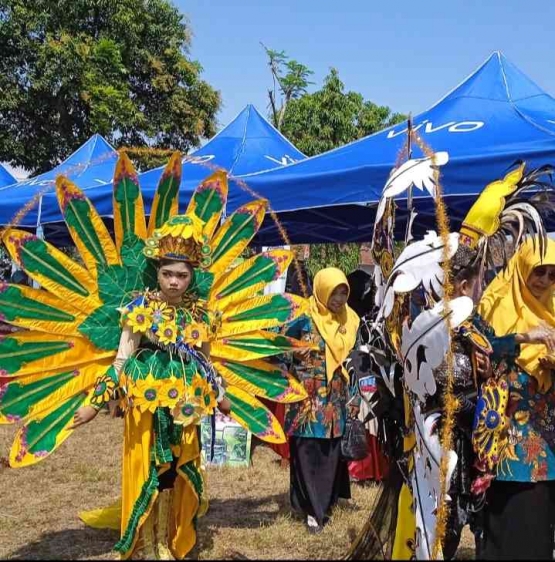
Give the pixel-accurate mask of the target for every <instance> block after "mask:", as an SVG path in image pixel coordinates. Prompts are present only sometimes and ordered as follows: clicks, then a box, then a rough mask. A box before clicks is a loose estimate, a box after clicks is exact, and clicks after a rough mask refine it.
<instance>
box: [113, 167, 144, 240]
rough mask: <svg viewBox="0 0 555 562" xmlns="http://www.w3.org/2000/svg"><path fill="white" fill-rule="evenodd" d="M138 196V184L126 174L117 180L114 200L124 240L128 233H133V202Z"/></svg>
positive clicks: (139, 192)
mask: <svg viewBox="0 0 555 562" xmlns="http://www.w3.org/2000/svg"><path fill="white" fill-rule="evenodd" d="M140 194H141V191H140V187H139V184H138V183H136V182H135V181H134V180H133V179H132V178H131V177H130V176H129V175H128V174H126V173H124V174H122V175H121V176H120V177H119V178H117V180H116V184H115V186H114V199H115V201H116V203H117V204H118V205H119V208H118V213H119V215H120V216H121V226H122V230H123V237H124V239H125V236H126V235H127V234H128V233H130V232H134V231H135V202H136V201H137V200H138V199H139V196H140ZM114 210H115V209H114Z"/></svg>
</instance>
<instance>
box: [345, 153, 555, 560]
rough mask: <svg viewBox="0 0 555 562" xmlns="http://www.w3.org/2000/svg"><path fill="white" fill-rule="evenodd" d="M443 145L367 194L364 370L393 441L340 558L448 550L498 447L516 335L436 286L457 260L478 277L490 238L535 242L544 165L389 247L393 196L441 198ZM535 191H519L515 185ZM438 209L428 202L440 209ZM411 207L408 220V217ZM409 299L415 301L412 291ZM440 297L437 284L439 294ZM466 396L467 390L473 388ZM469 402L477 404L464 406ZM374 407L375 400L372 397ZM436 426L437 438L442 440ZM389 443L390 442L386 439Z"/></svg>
mask: <svg viewBox="0 0 555 562" xmlns="http://www.w3.org/2000/svg"><path fill="white" fill-rule="evenodd" d="M447 162H448V155H447V153H437V154H435V155H433V156H429V157H426V158H421V159H417V160H409V161H407V162H405V163H404V164H402V165H401V166H400V167H399V168H397V169H395V170H393V172H392V174H391V176H390V178H389V180H388V182H387V184H386V186H385V188H384V192H383V195H382V198H381V200H380V203H379V205H378V210H377V215H376V223H375V228H374V239H373V247H372V248H373V255H374V259H375V262H376V264H377V265H376V271H375V273H376V281H377V283H376V284H377V299H376V304H377V309H376V312H375V315H374V321H373V322H372V323H371V325H370V341H369V355H370V364H371V369H372V371H373V374H376V375H377V376H378V377H379V378H380V379H381V384H380V385H378V388H379V389H380V392H381V393H382V395H383V396H384V397H385V395H386V394H390V395H392V396H389V397H388V398H387V400H386V401H389V402H390V403H391V402H395V401H397V402H399V401H401V403H402V406H403V408H404V424H403V425H404V427H402V428H400V435H399V436H398V437H397V438H395V439H394V440H395V441H396V443H397V447H396V451H395V455H396V462H395V463H392V465H393V466H392V468H393V469H392V473H390V476H389V480H388V482H387V483H386V484H385V486H383V487H382V490H381V493H380V496H379V498H378V500H377V504H376V506H375V509H374V510H373V513H372V514H371V516H370V518H369V520H368V523H367V524H366V526H365V527H364V528H363V530H362V532H361V533H360V535H359V537H358V539H357V540H356V541H355V543H354V544H353V546H352V548H351V550H350V552H349V554H348V555H347V558H351V559H361V558H366V559H370V558H375V557H380V556H382V557H384V558H388V557H390V558H393V559H409V558H416V559H430V558H437V557H452V556H453V555H454V553H455V551H456V548H457V546H458V542H459V539H460V532H461V530H462V526H463V525H464V524H465V523H467V522H471V520H470V519H471V516H472V515H473V514H474V512H475V511H477V510H479V509H480V507H481V506H482V504H483V502H484V493H485V489H486V488H487V485H488V483H489V481H490V480H491V478H492V477H493V474H494V472H495V467H496V465H497V463H498V462H499V460H500V457H501V455H502V453H503V451H504V450H505V449H506V447H507V432H506V427H507V419H506V414H505V408H506V405H507V399H508V390H507V389H508V387H507V382H506V380H505V379H504V375H505V374H506V373H507V370H508V368H507V364H510V363H512V362H514V360H515V359H516V357H518V354H519V346H518V345H517V344H516V343H515V338H514V335H508V336H507V337H506V338H496V337H495V333H494V331H493V330H492V329H491V327H490V326H488V325H487V324H486V323H485V322H484V321H483V320H482V319H481V318H480V317H479V316H477V315H475V314H474V313H473V311H474V303H473V301H472V299H471V298H469V297H466V296H461V297H458V298H454V299H449V298H447V299H446V300H444V299H445V297H444V283H445V278H446V275H447V276H448V278H449V280H450V281H449V283H450V282H451V280H452V279H453V278H454V277H455V275H456V274H457V272H458V271H461V270H464V269H466V268H468V267H475V268H476V269H477V271H478V278H479V280H480V283H482V282H483V281H484V279H485V277H486V274H487V272H488V269H489V268H492V267H493V261H494V259H493V254H494V250H495V249H496V248H503V249H502V250H501V251H500V253H501V254H502V255H503V256H504V258H505V260H506V259H507V257H509V256H510V253H511V252H510V251H507V249H506V248H505V246H507V245H508V244H507V241H508V236H509V235H510V236H511V237H512V242H513V243H512V250H513V251H514V249H515V248H516V247H518V246H519V245H520V244H521V242H522V241H523V240H524V239H525V236H526V235H527V234H533V233H538V234H539V238H538V243H539V245H540V247H541V248H542V249H543V248H544V247H545V246H546V233H545V229H544V228H543V223H542V216H541V212H542V211H544V210H548V209H551V208H552V205H551V200H550V197H549V196H548V195H547V194H545V193H544V192H543V191H542V190H543V189H544V188H545V187H547V184H546V183H545V182H544V181H542V178H543V176H545V175H546V174H547V175H549V174H550V173H551V171H552V170H551V168H549V167H544V168H541V169H538V170H534V171H531V172H529V173H528V174H525V167H524V164H522V165H519V166H517V167H516V168H515V169H514V170H512V171H510V172H509V173H508V174H507V175H506V176H505V178H503V179H502V180H499V181H496V182H493V183H491V184H490V185H488V186H487V187H486V189H485V190H484V191H483V193H482V194H481V196H480V197H479V198H478V200H477V201H476V203H475V204H474V205H473V207H472V208H471V209H470V211H469V212H468V214H467V216H466V218H465V219H464V221H463V225H462V227H461V231H460V233H449V232H448V231H445V227H443V228H444V231H443V232H440V235H438V234H436V233H435V232H428V233H427V234H426V236H425V237H424V239H423V240H420V241H413V240H412V235H411V233H410V227H409V229H408V231H407V232H408V235H407V237H406V240H405V242H406V246H405V248H404V249H403V250H402V252H401V253H400V255H399V256H398V257H397V259H395V258H394V252H393V247H394V238H393V232H394V227H395V204H394V201H393V198H394V197H395V196H397V195H399V194H402V193H403V192H404V191H406V190H407V189H409V188H410V189H412V186H416V187H417V188H420V189H426V190H427V191H428V192H429V194H430V195H431V196H432V197H434V199H436V205H438V206H439V205H442V204H443V203H442V201H441V195H440V194H438V184H437V178H438V174H437V168H438V167H439V166H442V165H445V164H447ZM532 189H534V190H535V191H536V192H537V191H540V192H541V193H536V194H535V195H533V196H532V197H529V198H528V200H526V201H524V200H523V197H524V195H525V193H524V192H527V191H528V190H532ZM441 212H442V211H441V210H440V211H439V212H438V215H440V213H441ZM413 220H414V212H413V213H411V216H410V219H409V224H410V225H412V221H413ZM417 296H419V297H420V305H419V306H416V305H415V301H416V297H417ZM448 297H449V295H448ZM478 352H479V353H481V354H483V355H486V356H488V357H489V358H490V361H491V364H492V367H493V371H494V376H493V377H492V378H491V379H489V380H488V381H487V382H486V383H484V384H480V380H479V378H478V375H477V367H476V361H475V357H476V354H477V353H478ZM477 395H478V396H477ZM476 404H477V406H476ZM376 409H377V410H378V409H379V410H381V411H383V408H378V407H376ZM444 426H445V427H446V430H447V431H446V433H447V435H448V436H449V438H448V439H449V441H450V443H449V447H448V448H446V447H445V446H444V437H445V433H444V430H443V428H444ZM390 449H391V447H390Z"/></svg>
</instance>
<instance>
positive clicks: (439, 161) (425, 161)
mask: <svg viewBox="0 0 555 562" xmlns="http://www.w3.org/2000/svg"><path fill="white" fill-rule="evenodd" d="M448 161H449V153H448V152H436V153H435V155H434V158H433V159H432V158H431V157H429V158H413V159H411V160H407V161H406V162H404V163H403V164H401V166H399V167H398V168H395V169H393V171H392V172H391V174H390V176H389V179H388V180H387V183H386V184H385V187H384V189H383V192H382V197H381V199H380V202H379V204H378V210H377V212H376V222H378V221H379V220H380V218H381V216H382V214H383V211H384V208H385V200H386V199H390V198H391V197H395V196H396V195H400V194H401V193H404V192H405V191H406V190H407V189H408V188H409V187H410V186H411V185H414V186H415V187H416V188H418V189H420V190H421V191H424V190H426V191H427V192H428V193H429V194H430V195H431V196H432V197H434V198H435V196H436V185H435V183H434V166H443V165H444V164H447V162H448Z"/></svg>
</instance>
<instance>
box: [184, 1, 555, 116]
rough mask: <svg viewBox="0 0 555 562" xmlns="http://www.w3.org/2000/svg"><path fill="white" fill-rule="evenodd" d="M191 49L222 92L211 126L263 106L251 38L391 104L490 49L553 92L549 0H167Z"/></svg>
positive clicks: (434, 97)
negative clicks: (186, 28) (186, 23)
mask: <svg viewBox="0 0 555 562" xmlns="http://www.w3.org/2000/svg"><path fill="white" fill-rule="evenodd" d="M174 3H175V4H176V5H177V6H178V8H179V9H180V11H181V12H182V13H184V14H186V15H187V17H188V18H189V20H190V23H191V27H192V31H193V45H192V50H191V55H192V56H193V58H195V59H197V60H198V61H199V62H200V63H201V64H202V66H203V67H204V73H203V77H204V78H205V79H206V80H208V81H209V82H210V83H211V84H212V85H213V86H214V87H216V88H217V89H219V90H220V91H221V93H222V98H223V108H222V110H221V112H220V113H219V115H218V119H219V122H220V125H222V126H223V125H225V124H227V123H228V122H229V121H230V120H231V119H233V117H235V115H236V114H237V113H238V112H239V111H240V110H241V109H242V108H243V107H244V106H245V105H246V104H247V103H253V104H254V105H255V106H256V107H257V108H258V109H259V111H261V113H262V114H263V115H267V93H266V92H267V89H268V88H269V87H270V86H271V83H272V81H271V76H270V72H269V69H268V67H267V60H266V55H265V53H264V51H263V49H262V47H261V46H260V41H262V42H263V43H264V44H265V45H267V46H268V47H269V48H271V49H275V50H282V49H283V50H285V51H286V52H287V54H289V55H290V57H291V58H294V59H297V60H298V61H299V62H302V63H304V64H306V65H307V66H308V67H310V68H311V69H312V70H314V76H313V81H314V82H316V84H315V86H312V89H315V88H316V87H319V86H320V85H321V84H322V80H323V78H324V77H325V75H326V74H327V72H328V70H329V68H330V67H331V66H335V67H336V68H337V69H338V71H339V75H340V77H341V79H342V80H343V82H344V83H345V85H346V88H347V89H350V90H354V91H357V92H360V93H362V94H363V95H364V97H365V99H369V100H372V101H373V102H375V103H379V104H383V105H389V106H390V107H391V108H392V109H393V110H394V111H401V112H405V113H408V112H412V113H413V114H414V115H416V114H418V113H419V112H421V111H424V110H425V109H427V108H428V107H430V106H431V105H433V104H434V103H435V102H436V101H438V100H439V99H440V98H441V97H443V96H444V95H445V94H446V93H447V92H448V91H449V90H451V89H452V88H454V87H455V86H456V85H458V84H459V83H460V82H461V81H462V80H463V79H464V78H466V77H467V76H468V75H469V74H470V73H471V72H473V71H474V70H475V69H476V68H477V67H478V66H479V65H480V64H481V63H482V62H484V61H485V60H486V58H487V57H489V55H490V54H491V53H492V52H493V51H496V50H499V51H502V52H503V54H504V55H505V56H506V57H507V58H508V59H509V60H511V61H512V62H513V63H514V64H515V65H516V66H517V67H519V68H520V69H521V70H522V71H523V72H524V73H525V74H527V75H528V76H529V77H530V78H531V79H532V80H534V81H535V82H536V83H537V84H538V85H539V86H540V87H542V88H543V89H544V90H546V91H548V92H549V93H551V94H553V95H555V72H554V71H553V70H552V68H553V67H552V66H551V65H552V60H551V59H552V56H553V53H554V52H555V34H554V33H553V32H552V31H550V27H549V26H551V27H552V24H553V21H555V2H554V1H553V0H528V1H527V2H524V1H523V0H464V1H463V0H449V1H447V2H446V1H445V0H443V1H441V2H440V1H439V0H428V1H421V2H414V1H412V2H411V1H408V0H397V1H395V2H394V1H389V2H387V1H385V0H382V1H381V2H377V1H375V0H343V2H338V1H337V0H335V1H330V0H280V1H275V2H274V1H269V0H174Z"/></svg>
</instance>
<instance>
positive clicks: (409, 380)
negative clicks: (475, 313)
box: [401, 297, 474, 402]
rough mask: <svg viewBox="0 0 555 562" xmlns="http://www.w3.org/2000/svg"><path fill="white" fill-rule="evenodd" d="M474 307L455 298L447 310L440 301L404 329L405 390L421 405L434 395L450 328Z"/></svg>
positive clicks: (454, 326) (459, 298)
mask: <svg viewBox="0 0 555 562" xmlns="http://www.w3.org/2000/svg"><path fill="white" fill-rule="evenodd" d="M473 308H474V304H473V302H472V299H471V298H470V297H458V298H456V299H453V300H452V301H450V303H449V310H446V308H445V303H444V302H443V301H440V302H438V303H437V304H436V305H435V306H434V307H433V308H431V309H430V310H424V312H421V313H420V314H419V315H418V316H417V317H416V318H415V320H414V321H413V323H412V325H411V326H410V327H409V326H408V323H405V325H404V326H403V335H402V343H401V353H402V354H403V369H404V379H405V386H406V387H407V388H408V389H409V390H410V391H411V392H412V393H413V394H415V395H416V396H417V397H418V399H419V400H421V401H422V402H424V401H425V400H426V397H427V396H433V395H434V394H435V392H436V388H437V387H436V382H435V377H434V372H433V371H434V369H436V368H437V367H439V366H440V364H441V363H442V361H443V360H444V359H445V355H446V353H447V349H448V346H449V345H450V334H449V326H451V328H456V327H457V326H458V325H459V324H461V323H462V322H464V321H465V320H466V319H467V318H468V317H469V316H470V315H471V314H472V310H473Z"/></svg>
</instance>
